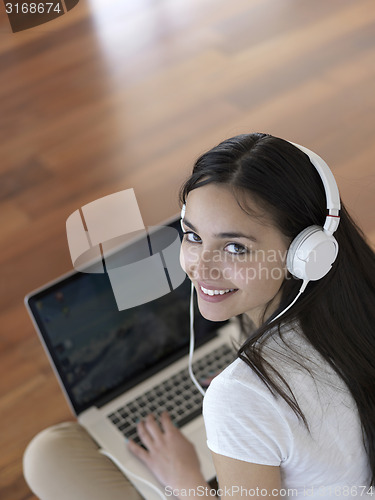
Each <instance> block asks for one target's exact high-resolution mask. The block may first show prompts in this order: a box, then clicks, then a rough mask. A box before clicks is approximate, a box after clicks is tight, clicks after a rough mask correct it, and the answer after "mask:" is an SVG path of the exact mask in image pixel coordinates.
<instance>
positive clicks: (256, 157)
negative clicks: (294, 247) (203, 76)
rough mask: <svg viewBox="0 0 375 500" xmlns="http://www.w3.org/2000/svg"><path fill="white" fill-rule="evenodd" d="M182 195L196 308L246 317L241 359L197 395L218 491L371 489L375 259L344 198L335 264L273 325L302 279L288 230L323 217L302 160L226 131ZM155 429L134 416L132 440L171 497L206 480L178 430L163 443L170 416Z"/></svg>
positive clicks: (318, 186)
mask: <svg viewBox="0 0 375 500" xmlns="http://www.w3.org/2000/svg"><path fill="white" fill-rule="evenodd" d="M181 202H182V203H183V204H186V212H185V215H184V218H183V221H182V222H183V228H184V232H185V234H184V239H183V243H182V251H181V262H182V265H183V267H184V269H185V270H186V272H187V274H188V276H189V277H190V279H191V280H192V282H193V284H194V287H195V289H196V293H197V296H198V305H199V309H200V311H201V313H202V315H203V316H204V317H206V318H207V319H210V320H213V321H221V320H225V319H228V318H231V317H233V316H239V315H242V316H243V317H244V319H247V321H243V329H244V333H245V335H246V337H247V339H246V340H245V342H244V344H243V345H242V346H241V348H240V349H239V352H238V359H237V360H236V361H235V362H234V363H233V364H232V365H230V366H229V367H228V368H227V369H226V370H225V371H224V372H222V373H221V374H220V375H219V376H217V377H216V378H215V379H214V381H213V382H212V384H211V386H210V387H209V389H208V391H207V394H206V396H205V399H204V412H203V414H204V419H205V424H206V431H207V437H208V446H209V447H210V449H211V451H212V453H213V458H214V463H215V467H216V471H217V475H218V481H219V486H220V488H221V490H222V491H221V493H223V496H224V497H225V496H226V495H227V496H228V497H231V498H234V497H236V496H237V497H238V498H240V497H241V496H244V494H245V492H248V495H249V494H251V493H253V494H254V493H255V494H256V493H258V496H272V497H274V496H277V495H279V496H296V495H297V493H298V495H299V496H301V497H303V496H310V497H316V498H326V497H335V496H339V497H340V496H342V497H348V496H349V497H355V496H358V497H360V496H366V495H367V494H368V495H369V496H371V494H372V493H375V490H374V491H372V485H374V478H375V362H374V360H375V327H374V325H375V307H374V306H375V300H374V299H375V258H374V253H373V251H372V250H371V248H370V247H369V245H368V244H367V243H366V241H365V239H364V237H363V234H362V233H361V232H360V230H359V229H358V228H357V226H356V225H355V223H354V222H353V221H352V220H351V218H350V216H349V215H348V213H347V211H346V210H345V208H344V207H342V208H341V211H340V216H341V220H340V224H339V226H338V229H337V231H336V232H335V237H336V239H337V242H338V245H339V251H338V255H337V258H336V260H335V262H334V264H333V267H332V269H331V270H330V271H329V272H328V274H326V276H324V277H323V278H322V279H320V280H315V281H310V282H309V283H308V284H307V286H306V289H305V291H304V293H303V294H302V295H301V297H299V299H298V301H297V302H296V303H295V304H294V305H293V307H291V308H290V309H289V310H288V311H286V312H285V314H283V315H281V316H280V317H279V318H277V319H276V320H275V321H271V320H272V318H275V317H277V316H278V314H279V313H280V312H281V311H283V310H284V309H285V308H286V307H287V306H288V305H289V304H291V303H292V301H293V300H294V298H295V297H296V296H297V294H298V291H299V290H300V287H301V283H302V281H301V280H299V279H296V278H294V277H292V276H291V275H290V273H289V272H288V270H287V268H286V260H287V251H288V248H289V246H290V244H291V242H292V240H293V239H294V238H295V237H296V236H297V235H298V234H299V233H300V232H302V231H303V230H304V229H305V228H307V227H309V226H312V225H317V226H323V224H324V223H325V220H326V215H327V200H326V193H325V189H324V186H323V183H322V179H321V177H320V175H319V173H318V172H317V169H316V168H315V167H314V166H313V164H312V163H311V161H310V159H309V157H308V156H307V155H306V154H305V153H304V152H302V151H301V150H300V149H299V148H297V147H295V146H294V145H292V144H290V143H289V142H286V141H284V140H281V139H278V138H275V137H272V136H269V135H264V134H249V135H241V136H237V137H234V138H232V139H229V140H226V141H224V142H222V143H221V144H219V145H218V146H217V147H215V148H213V149H212V150H211V151H209V152H208V153H206V154H204V155H203V156H201V157H200V158H199V159H198V161H197V162H196V164H195V166H194V170H193V174H192V176H191V177H190V178H189V179H188V181H187V182H186V183H185V185H184V186H183V188H182V191H181ZM163 425H164V427H165V428H166V430H167V432H165V431H164V433H163V429H159V428H158V426H157V425H156V422H155V421H154V420H153V419H152V417H150V418H149V419H148V420H147V421H146V422H145V423H143V424H141V425H140V426H139V432H140V436H141V438H142V440H143V441H144V443H145V444H146V447H147V448H148V451H145V450H144V449H142V448H139V447H136V446H135V445H134V444H131V445H130V446H131V449H132V450H133V451H134V452H135V453H136V454H137V455H138V456H139V457H140V458H141V459H142V460H144V462H145V463H146V464H147V465H148V466H149V467H150V468H151V470H153V471H154V473H155V474H156V475H157V476H158V477H159V478H160V480H161V481H162V482H164V483H165V484H170V485H172V486H175V488H176V493H178V491H182V492H183V488H186V487H187V486H190V487H193V488H194V487H195V488H197V487H198V486H199V485H201V484H204V482H203V480H202V478H201V477H200V473H199V466H198V464H197V463H196V462H195V461H194V455H193V453H192V452H190V455H189V454H188V453H187V451H186V450H185V448H183V450H182V449H180V448H179V444H180V443H179V441H177V440H176V439H175V435H176V434H177V433H176V432H175V433H174V435H173V441H172V440H169V439H168V437H169V434H170V431H169V427H170V424H169V422H168V420H167V417H165V419H164V424H163ZM168 431H169V432H168ZM181 442H182V443H183V440H182V439H181ZM183 446H184V447H187V445H186V444H185V443H183ZM186 456H189V463H188V464H186V461H185V458H186ZM241 488H242V495H241ZM197 491H201V490H197ZM255 496H256V495H255Z"/></svg>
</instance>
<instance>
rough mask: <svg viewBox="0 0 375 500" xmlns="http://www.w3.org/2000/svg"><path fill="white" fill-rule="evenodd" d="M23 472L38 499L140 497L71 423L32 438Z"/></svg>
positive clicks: (127, 499)
mask: <svg viewBox="0 0 375 500" xmlns="http://www.w3.org/2000/svg"><path fill="white" fill-rule="evenodd" d="M23 469H24V476H25V479H26V482H27V483H28V485H29V487H30V489H31V490H32V491H33V493H34V494H35V495H36V496H37V497H39V498H40V499H41V500H105V499H108V500H120V499H121V500H140V499H141V498H142V497H141V496H140V495H139V493H138V492H137V491H136V490H135V489H134V487H133V486H132V484H131V483H129V481H128V479H127V478H126V477H125V476H124V474H123V473H122V472H121V471H120V470H119V469H118V468H117V467H116V466H115V465H114V464H113V463H112V462H111V460H109V458H107V457H105V456H104V455H102V454H100V453H98V446H97V444H96V443H95V442H94V441H93V440H92V439H91V437H90V436H89V434H88V433H87V432H86V431H85V430H84V429H83V428H82V427H81V426H80V425H79V424H77V423H74V422H67V423H63V424H59V425H56V426H54V427H50V428H48V429H46V430H44V431H42V432H41V433H40V434H38V435H37V436H35V438H34V439H33V440H32V441H31V442H30V444H29V445H28V447H27V449H26V451H25V454H24V458H23Z"/></svg>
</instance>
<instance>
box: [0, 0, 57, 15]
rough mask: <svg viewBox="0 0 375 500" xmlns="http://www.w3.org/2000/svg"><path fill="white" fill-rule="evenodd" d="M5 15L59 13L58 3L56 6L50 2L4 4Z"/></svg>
mask: <svg viewBox="0 0 375 500" xmlns="http://www.w3.org/2000/svg"><path fill="white" fill-rule="evenodd" d="M5 8H6V13H7V14H50V13H52V12H58V13H60V12H61V7H60V3H57V4H56V5H55V4H54V3H52V2H38V3H36V2H35V3H34V2H32V3H26V2H23V3H15V4H12V3H6V4H5Z"/></svg>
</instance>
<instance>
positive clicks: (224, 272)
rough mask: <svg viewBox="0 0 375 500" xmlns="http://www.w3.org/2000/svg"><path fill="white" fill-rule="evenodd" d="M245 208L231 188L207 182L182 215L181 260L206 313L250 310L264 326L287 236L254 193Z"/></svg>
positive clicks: (221, 315)
mask: <svg viewBox="0 0 375 500" xmlns="http://www.w3.org/2000/svg"><path fill="white" fill-rule="evenodd" d="M246 203H247V206H248V207H250V208H251V209H252V210H254V212H255V214H256V216H255V217H252V216H250V215H248V214H247V213H245V212H244V211H243V210H242V209H241V208H240V207H239V205H238V203H237V200H236V198H235V196H234V194H233V193H232V191H231V190H230V189H228V188H227V187H226V186H222V185H220V184H207V185H206V186H202V187H199V188H196V189H194V190H193V191H191V192H190V193H189V195H188V197H187V200H186V212H185V216H184V219H183V228H184V232H185V233H186V234H185V235H184V239H183V242H182V246H181V255H180V261H181V265H182V267H183V269H184V270H185V272H186V273H187V275H188V276H189V278H190V279H191V281H192V282H193V284H194V286H195V289H196V291H197V296H198V306H199V310H200V312H201V313H202V315H203V316H204V317H205V318H206V319H209V320H211V321H223V320H226V319H229V318H231V317H233V316H236V315H238V314H242V313H246V314H247V315H248V316H249V317H250V318H251V319H252V320H253V321H254V323H255V325H256V326H259V325H260V321H261V320H260V318H261V317H262V315H263V313H264V311H265V308H266V306H267V304H268V303H269V302H270V301H271V304H270V306H269V308H268V309H267V316H269V315H270V314H271V313H272V312H273V311H274V310H275V309H276V308H277V306H278V303H279V300H280V292H279V291H280V287H281V284H282V283H283V281H284V278H285V276H286V264H285V263H286V253H287V249H288V246H289V241H288V239H287V238H286V237H285V236H284V235H283V234H282V233H281V232H280V231H279V230H278V229H277V228H276V227H275V226H274V225H272V221H271V219H270V217H269V216H268V215H267V214H265V213H264V211H262V210H261V209H260V208H259V206H258V205H256V204H255V202H254V200H252V199H251V197H250V195H249V196H248V198H247V199H246Z"/></svg>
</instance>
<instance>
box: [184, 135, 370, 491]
mask: <svg viewBox="0 0 375 500" xmlns="http://www.w3.org/2000/svg"><path fill="white" fill-rule="evenodd" d="M209 183H217V184H225V185H227V186H229V187H231V188H232V189H234V190H235V191H236V193H237V194H238V200H239V204H240V206H241V207H243V208H244V210H245V211H246V207H245V205H244V203H245V196H241V193H242V195H243V194H244V193H250V194H251V196H252V197H253V199H254V200H255V201H257V202H258V203H260V204H261V205H263V207H264V208H266V209H267V211H268V213H269V214H270V215H271V217H272V219H273V221H274V223H275V224H276V226H277V227H278V228H279V229H280V230H281V232H282V233H283V234H284V235H286V236H287V237H289V238H290V239H291V240H292V239H293V238H294V237H295V236H296V235H297V234H298V233H299V232H301V231H302V230H303V229H305V228H306V227H308V226H311V225H314V224H317V225H323V224H324V221H325V218H326V213H327V209H326V197H325V192H324V187H323V183H322V180H321V178H320V176H319V174H318V172H317V171H316V169H315V168H314V166H313V165H312V164H311V162H310V159H309V157H308V156H307V155H306V154H305V153H303V152H302V151H301V150H300V149H298V148H296V147H295V146H293V145H292V144H290V143H289V142H287V141H284V140H282V139H279V138H276V137H273V136H271V135H268V134H244V135H239V136H236V137H233V138H231V139H228V140H226V141H224V142H222V143H220V144H219V145H218V146H216V147H214V148H213V149H211V150H210V151H208V152H207V153H205V154H203V155H202V156H201V157H200V158H199V159H198V160H197V161H196V163H195V166H194V169H193V173H192V175H191V176H190V178H189V179H188V180H187V181H186V183H185V184H184V185H183V186H182V188H181V192H180V200H181V202H182V203H185V202H186V198H187V195H188V193H189V192H190V191H191V190H193V189H196V188H198V187H200V186H203V185H205V184H209ZM241 199H242V202H243V204H242V205H241V201H240V200H241ZM340 215H341V221H340V225H339V227H338V230H337V231H336V233H335V237H336V239H337V241H338V244H339V253H338V257H337V259H336V261H335V263H334V264H333V267H332V269H331V270H330V272H329V273H328V274H327V275H326V276H325V277H324V278H322V279H321V280H319V281H314V282H310V283H309V285H308V287H307V289H306V291H305V292H304V294H303V295H302V296H301V297H300V299H299V300H298V302H297V303H296V304H295V305H294V306H293V307H292V308H291V309H290V310H289V311H287V312H286V313H285V314H284V315H283V316H282V317H281V318H280V319H279V320H276V321H275V322H273V323H272V326H273V327H274V326H275V325H276V326H277V331H278V333H279V334H280V333H281V325H282V324H283V325H285V324H287V325H288V324H293V323H295V322H296V320H297V321H298V323H299V325H300V326H301V328H302V331H303V333H304V335H305V337H306V338H307V340H308V341H309V342H310V343H311V345H312V346H313V347H314V348H315V349H316V350H317V351H318V352H319V353H320V354H321V355H322V356H323V358H324V359H325V360H326V361H327V362H328V363H329V364H330V365H331V367H333V369H334V370H335V371H336V372H337V373H338V374H339V376H340V377H341V378H342V379H343V380H344V382H345V383H346V385H347V387H348V389H349V391H350V392H351V394H352V396H353V398H354V400H355V402H356V405H357V408H358V412H359V417H360V420H361V424H362V432H363V438H364V444H365V447H366V450H367V453H368V457H369V463H370V468H371V471H372V477H371V484H372V485H375V300H374V299H375V255H374V252H373V250H372V249H371V247H370V246H369V244H368V243H367V242H366V239H365V237H364V235H363V233H362V231H361V230H360V229H359V227H358V226H357V225H356V223H355V222H354V221H353V220H352V218H351V217H350V215H349V214H348V212H347V210H346V209H345V206H343V205H342V209H341V212H340ZM300 286H301V280H299V279H287V280H285V281H284V282H283V285H282V289H281V290H282V297H281V302H280V306H279V308H278V310H277V311H275V312H274V313H273V315H272V316H271V319H272V317H276V315H277V314H278V313H279V312H281V311H282V310H283V309H284V308H285V307H286V306H287V305H288V304H290V303H291V302H292V300H293V299H294V297H295V296H296V295H297V293H298V290H299V288H300ZM266 314H267V308H266V311H265V315H264V317H263V324H262V326H261V327H260V328H258V329H257V330H256V331H255V332H252V334H251V336H248V338H247V340H246V341H245V342H244V344H243V345H242V346H241V347H240V349H239V351H238V356H239V357H240V358H241V359H243V360H244V361H245V362H246V363H247V364H248V365H249V366H250V367H251V368H252V369H253V370H254V371H255V372H256V373H257V374H258V375H259V376H260V377H261V379H262V380H263V381H264V382H265V383H266V385H267V386H268V388H269V389H270V390H271V392H273V394H278V395H280V396H281V397H282V398H284V400H285V401H286V402H287V403H288V404H289V406H290V407H291V408H292V409H293V411H294V412H295V413H296V414H297V415H298V416H299V417H300V418H302V420H303V421H304V422H305V424H306V425H308V422H307V421H306V419H305V416H304V414H303V412H302V411H301V409H300V407H299V405H298V401H296V400H295V398H294V396H293V394H291V393H290V392H289V391H288V390H285V387H288V386H287V385H286V381H284V380H283V379H282V378H281V377H280V376H273V375H276V374H277V372H275V370H269V368H270V366H269V364H268V363H267V362H266V361H265V360H264V359H263V358H262V355H261V348H262V339H265V338H266V337H267V334H269V332H270V326H269V324H268V322H267V323H265V322H264V321H265V317H266ZM322 332H328V333H326V334H322ZM267 368H268V369H267ZM272 373H273V375H272ZM280 380H282V381H283V382H284V383H283V387H282V386H281V384H280ZM277 381H279V382H277Z"/></svg>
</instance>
